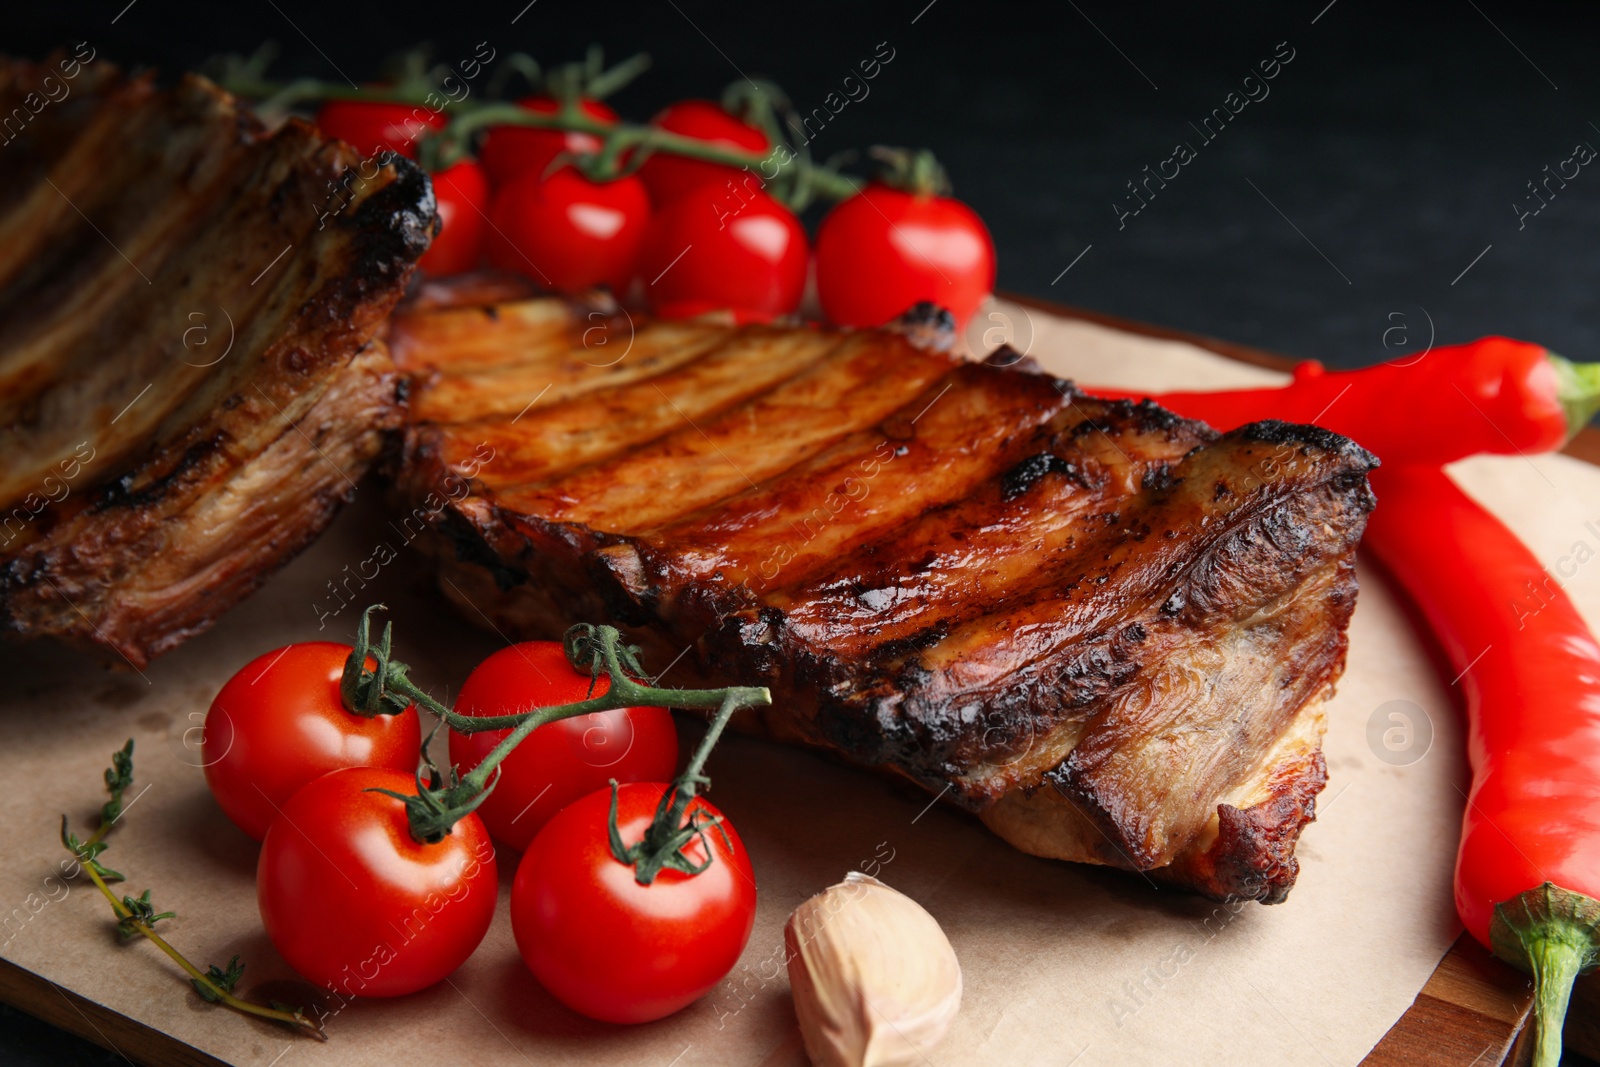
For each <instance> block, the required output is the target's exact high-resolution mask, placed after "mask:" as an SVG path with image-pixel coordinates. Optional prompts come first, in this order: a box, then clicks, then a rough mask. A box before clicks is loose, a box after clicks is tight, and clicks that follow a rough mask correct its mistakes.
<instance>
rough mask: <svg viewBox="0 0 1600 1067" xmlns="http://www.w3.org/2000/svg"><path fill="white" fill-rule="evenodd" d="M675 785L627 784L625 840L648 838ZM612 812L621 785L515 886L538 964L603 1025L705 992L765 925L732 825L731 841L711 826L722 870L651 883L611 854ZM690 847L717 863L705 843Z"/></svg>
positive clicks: (523, 933) (567, 812)
mask: <svg viewBox="0 0 1600 1067" xmlns="http://www.w3.org/2000/svg"><path fill="white" fill-rule="evenodd" d="M667 788H668V787H667V786H665V785H662V784H660V783H659V782H633V783H630V784H628V785H624V786H622V787H621V788H620V790H619V792H618V799H617V826H618V827H619V828H620V829H621V831H622V840H623V842H624V843H626V844H629V845H632V844H633V843H635V842H637V841H639V840H642V839H643V837H644V832H645V828H646V827H647V826H649V824H650V819H651V818H652V816H654V814H655V810H656V804H657V803H659V802H660V800H661V796H662V794H663V793H664V792H666V790H667ZM696 809H699V810H702V811H704V812H706V813H707V814H708V815H711V816H715V815H716V814H717V810H716V809H715V808H714V807H712V806H711V804H709V803H708V802H706V801H705V800H703V799H701V798H696V799H695V800H693V801H692V802H691V804H690V808H689V810H690V811H694V810H696ZM610 810H611V790H610V789H602V790H600V791H598V792H595V793H591V794H589V795H588V796H586V797H584V798H583V799H582V800H579V801H577V802H576V803H574V804H570V805H568V806H567V807H566V808H565V809H563V810H562V812H561V813H560V814H559V815H557V816H556V817H555V818H554V819H551V820H550V822H549V824H548V825H546V826H545V828H544V830H543V831H541V832H540V834H539V836H538V837H536V838H534V839H533V844H532V846H530V847H529V849H528V851H527V852H526V853H524V854H523V856H522V863H521V865H520V866H518V867H517V877H516V881H515V882H514V883H513V885H512V887H511V929H512V932H513V933H514V934H515V935H516V938H517V948H518V949H519V950H520V951H521V953H522V959H523V961H524V962H525V963H527V965H528V969H529V970H531V971H532V972H533V974H534V977H535V978H537V979H539V981H540V983H541V984H542V985H543V986H544V987H545V988H546V989H548V990H549V991H550V993H551V995H552V996H554V997H555V998H556V999H557V1000H559V1001H561V1002H562V1003H563V1004H565V1005H567V1007H569V1008H571V1009H572V1010H573V1011H576V1012H579V1013H581V1014H583V1015H587V1016H589V1017H590V1018H591V1019H599V1020H601V1021H603V1022H614V1023H642V1022H649V1021H650V1020H652V1019H660V1018H662V1017H663V1016H666V1015H671V1014H672V1013H673V1012H675V1011H677V1010H678V1009H680V1008H683V1007H685V1006H686V1005H689V1004H691V1003H693V1002H694V1001H696V1000H698V999H699V998H700V997H702V996H704V995H705V994H706V993H707V992H709V991H710V990H711V988H712V987H713V986H715V985H716V984H717V983H718V982H720V981H721V980H722V979H723V977H724V976H725V975H726V974H727V973H728V972H729V971H730V970H732V969H733V965H734V964H735V963H737V962H738V960H739V954H740V953H741V952H743V951H744V946H745V943H746V942H747V941H749V940H750V930H751V927H752V926H753V925H754V924H755V917H756V883H755V876H754V875H753V874H752V873H751V871H750V860H749V858H748V856H747V855H746V853H745V848H744V843H743V842H742V841H740V840H739V835H738V833H736V832H735V831H734V829H733V827H732V826H731V825H729V824H728V823H727V822H723V823H722V824H721V828H722V829H723V830H726V831H727V835H728V836H727V840H724V839H723V836H722V834H721V833H719V832H718V830H717V828H716V827H711V828H708V829H707V831H706V834H705V840H706V841H708V842H710V845H711V853H712V857H713V858H712V862H711V866H709V867H707V868H706V869H705V870H704V871H702V872H701V873H699V874H696V875H687V874H683V873H682V872H679V871H674V870H671V869H665V870H663V871H662V872H661V873H660V874H658V875H657V876H656V878H655V881H653V882H652V883H651V884H650V885H647V886H645V885H640V884H639V883H638V882H637V881H635V880H634V871H633V868H632V867H631V866H628V865H626V864H623V863H619V862H618V861H617V860H616V858H615V857H613V856H612V855H611V846H610V843H609V837H608V829H607V826H608V823H607V817H608V814H609V812H610ZM730 842H731V845H730ZM684 853H685V855H686V856H688V857H689V859H690V860H691V861H693V862H695V863H701V862H704V860H705V855H706V854H705V846H704V845H703V844H702V843H701V842H699V841H694V842H691V843H690V844H689V845H688V846H687V847H686V848H685V849H684Z"/></svg>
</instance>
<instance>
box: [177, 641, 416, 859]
mask: <svg viewBox="0 0 1600 1067" xmlns="http://www.w3.org/2000/svg"><path fill="white" fill-rule="evenodd" d="M350 652H351V648H350V646H349V645H340V644H335V643H333V642H332V641H305V642H302V643H300V644H297V645H290V646H288V647H287V648H281V649H279V650H277V651H276V652H268V653H267V654H266V655H264V656H258V657H257V658H256V659H253V660H251V661H250V662H249V663H247V664H245V666H244V667H243V668H242V669H241V670H240V671H239V673H237V674H235V675H234V676H233V677H232V678H230V679H228V681H227V684H226V685H224V686H223V687H222V690H221V691H220V692H218V693H217V698H216V699H215V700H213V701H212V702H211V710H210V711H209V712H207V713H206V722H205V732H204V738H203V740H202V741H201V756H202V758H203V759H204V761H205V772H206V784H207V785H208V786H210V787H211V795H212V796H214V797H216V798H217V803H218V804H219V805H221V807H222V810H223V812H224V813H226V814H227V816H228V818H230V819H232V820H233V822H234V825H236V826H237V827H239V829H241V830H243V831H244V832H245V833H247V834H249V835H250V836H251V837H253V838H255V839H256V840H257V841H259V840H261V839H262V838H263V837H265V836H266V835H267V827H269V826H271V825H272V821H273V820H274V819H276V818H277V817H278V810H279V809H280V808H282V807H283V806H284V805H285V804H287V803H289V799H290V798H291V797H293V796H294V795H295V793H297V792H299V790H300V787H301V786H303V785H305V784H306V783H307V782H311V781H314V780H315V779H317V778H320V777H322V776H323V775H324V774H327V773H328V772H329V771H335V770H338V769H339V768H341V767H387V768H390V769H392V770H396V771H402V772H406V773H411V772H414V771H415V770H416V766H417V759H418V753H419V752H420V749H421V744H422V733H421V727H420V726H419V725H418V723H417V712H416V709H415V708H407V709H406V710H405V711H404V712H402V713H401V714H399V715H375V716H373V717H372V718H370V719H369V718H367V717H365V716H362V715H357V714H355V713H353V712H350V711H347V710H345V706H344V702H343V701H342V700H340V698H339V676H340V674H342V673H343V671H344V661H345V658H346V657H348V656H349V655H350Z"/></svg>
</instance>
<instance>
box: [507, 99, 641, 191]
mask: <svg viewBox="0 0 1600 1067" xmlns="http://www.w3.org/2000/svg"><path fill="white" fill-rule="evenodd" d="M517 103H518V105H519V106H520V107H525V108H527V109H528V110H529V111H535V112H538V113H539V114H541V115H554V114H555V113H556V112H557V111H559V110H560V109H561V105H560V104H558V103H556V101H555V100H553V99H551V98H550V97H548V96H530V97H527V98H526V99H523V100H519V101H517ZM578 106H579V108H581V109H582V110H583V113H584V114H586V115H588V116H589V117H590V118H592V119H596V120H598V121H600V122H605V123H614V122H616V121H617V113H616V112H615V111H613V110H611V108H610V107H608V106H607V105H605V104H604V103H601V102H600V101H599V100H590V99H587V98H585V99H583V100H580V101H579V102H578ZM598 151H600V138H598V137H596V136H595V135H594V134H592V133H583V132H582V131H579V130H571V131H567V130H541V129H539V128H538V127H535V126H492V127H490V128H489V131H488V133H487V135H486V136H485V137H484V139H483V147H482V148H480V149H479V150H478V158H479V159H480V160H482V162H483V169H484V170H486V171H488V173H489V181H490V182H492V183H493V184H494V187H495V188H496V189H498V188H499V187H500V186H502V185H505V184H506V183H507V182H509V181H511V180H512V179H514V178H520V177H521V176H522V175H524V174H538V175H543V174H544V172H545V170H546V169H548V168H549V166H550V164H551V162H552V161H554V160H555V158H556V156H558V155H560V154H561V153H563V152H567V153H570V154H572V155H575V156H584V155H592V154H594V153H595V152H598Z"/></svg>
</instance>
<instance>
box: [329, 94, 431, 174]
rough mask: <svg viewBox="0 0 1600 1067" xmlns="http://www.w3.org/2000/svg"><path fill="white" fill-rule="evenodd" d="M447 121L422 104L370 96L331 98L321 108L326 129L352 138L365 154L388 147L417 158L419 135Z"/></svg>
mask: <svg viewBox="0 0 1600 1067" xmlns="http://www.w3.org/2000/svg"><path fill="white" fill-rule="evenodd" d="M444 124H445V118H444V116H443V115H441V114H440V113H439V112H437V111H434V110H432V109H430V108H426V107H423V106H422V105H421V104H385V103H379V102H376V101H370V100H330V101H328V102H327V103H326V104H323V105H322V107H321V108H319V109H318V111H317V125H318V126H320V127H321V128H322V132H323V133H325V134H327V135H328V136H330V137H337V138H339V139H340V140H341V141H349V142H350V143H351V144H352V145H354V146H355V147H356V148H357V149H358V150H359V151H360V152H361V154H362V155H363V156H374V155H377V154H378V152H379V151H381V150H383V149H385V148H387V149H390V150H391V151H394V152H398V153H400V154H401V155H402V156H405V157H406V158H408V159H415V158H417V138H418V137H420V136H421V135H422V133H423V131H424V130H436V129H438V128H439V127H441V126H443V125H444Z"/></svg>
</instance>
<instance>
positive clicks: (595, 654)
mask: <svg viewBox="0 0 1600 1067" xmlns="http://www.w3.org/2000/svg"><path fill="white" fill-rule="evenodd" d="M382 608H383V605H381V604H374V605H372V606H371V607H369V608H367V609H366V611H364V612H362V614H361V621H360V622H359V623H358V624H357V626H356V643H355V647H354V648H352V649H351V651H350V655H349V657H348V658H347V659H346V661H345V669H344V674H343V677H342V678H341V680H340V694H341V696H342V697H343V699H344V703H345V706H346V707H347V708H349V709H350V710H351V711H352V712H354V713H356V714H360V715H371V714H397V713H399V712H402V711H404V710H405V709H406V708H408V707H410V706H412V705H413V704H414V705H416V706H417V707H420V708H422V709H424V710H425V711H429V712H431V713H433V714H434V715H435V716H436V717H437V718H438V719H439V720H440V721H441V722H442V723H443V724H444V725H446V726H449V727H450V728H451V729H453V730H457V731H459V732H461V733H477V732H479V731H482V730H507V729H509V730H510V731H511V732H510V733H508V734H507V735H506V736H505V737H504V738H503V739H501V741H500V743H499V744H497V745H496V746H495V747H494V748H493V749H491V750H490V752H489V754H488V755H487V756H485V757H484V758H483V760H482V762H480V763H479V764H478V765H477V766H476V767H474V768H473V769H472V770H471V771H469V772H468V773H467V774H466V775H464V776H460V777H459V778H458V777H457V776H456V774H455V771H454V770H453V769H452V770H451V771H450V773H449V774H448V775H445V774H441V773H440V772H439V771H438V769H437V768H435V767H433V765H432V764H431V763H429V762H428V758H427V744H426V742H424V745H423V754H422V768H425V769H427V770H429V771H430V772H431V775H430V781H429V782H427V783H424V782H423V780H422V773H423V772H422V769H419V770H418V772H417V793H416V794H415V795H405V794H400V793H396V792H393V791H391V790H377V791H378V792H382V793H386V794H387V795H389V796H393V797H395V798H396V799H398V800H400V801H401V802H403V803H404V804H405V805H406V812H407V818H408V821H409V824H410V827H411V833H412V836H413V837H414V838H415V839H416V840H417V841H419V842H422V843H425V844H426V843H432V842H436V841H438V840H440V839H441V838H442V837H443V836H444V835H445V834H448V833H449V832H450V829H451V827H452V826H454V825H455V823H456V822H457V821H459V820H460V819H462V818H463V817H465V816H466V815H467V814H468V813H469V812H471V811H473V810H474V809H475V808H477V807H478V805H479V804H481V803H483V800H484V798H485V797H487V796H488V795H489V793H490V792H491V791H492V790H493V789H494V785H495V782H496V781H497V777H496V771H497V769H498V768H499V766H500V764H501V763H502V762H504V760H505V759H506V757H507V756H509V755H511V753H512V752H513V751H515V750H516V747H517V746H518V745H520V744H521V743H522V742H523V741H524V740H526V739H527V737H528V735H529V734H531V733H533V732H534V731H535V730H537V729H538V728H539V727H541V726H545V725H547V724H549V723H552V722H557V721H559V720H561V719H570V718H572V717H574V716H577V715H588V714H590V713H593V712H597V711H614V710H617V709H619V708H631V707H652V706H654V707H675V708H717V707H720V708H722V709H723V713H722V715H721V717H720V720H719V722H720V723H723V724H725V722H726V719H727V717H728V716H730V715H732V713H733V711H734V710H736V709H738V708H741V707H755V706H759V705H766V704H770V703H772V695H771V693H769V692H768V691H767V690H766V689H765V688H761V687H754V686H730V687H727V688H723V689H662V688H657V687H656V686H652V685H649V684H646V683H644V682H641V681H639V680H638V679H639V677H640V676H641V675H643V673H644V672H643V670H642V669H641V668H640V666H639V662H638V659H637V649H633V648H630V647H628V646H626V645H624V644H623V642H622V634H621V633H620V632H619V631H618V630H616V629H615V628H614V627H611V626H588V625H578V626H574V627H572V628H571V629H570V630H568V631H567V635H566V639H565V642H564V643H565V647H566V653H567V659H568V661H569V662H570V663H571V664H572V665H573V667H574V668H575V669H577V670H580V671H581V670H585V669H587V670H588V671H589V672H590V674H591V676H592V677H594V678H597V679H598V678H599V676H600V674H601V672H602V671H603V672H604V673H605V675H606V677H607V678H609V679H610V683H611V684H610V686H609V688H608V689H607V691H606V692H605V693H602V694H600V695H599V696H594V697H590V698H589V699H587V700H581V701H577V702H576V703H572V704H557V705H552V706H550V707H544V708H535V709H533V710H531V711H528V712H523V713H520V714H516V715H486V716H470V715H459V714H457V713H456V712H455V711H454V710H453V709H451V708H448V707H446V706H444V705H443V704H441V703H439V702H438V701H436V700H434V699H433V698H432V697H431V696H429V695H428V694H427V693H426V692H424V691H423V690H422V689H421V688H420V687H419V686H417V685H416V684H415V683H414V682H412V681H411V679H410V677H409V676H408V674H407V672H408V670H409V668H407V666H406V665H405V664H404V663H400V662H398V661H396V660H394V659H392V658H391V657H390V637H391V630H390V627H388V626H385V627H384V634H383V639H382V641H381V642H380V644H379V645H378V646H377V647H376V648H374V647H373V646H372V643H371V617H372V613H373V612H375V611H379V610H382ZM369 658H371V659H373V660H374V661H375V669H371V670H369V669H368V668H367V666H366V662H367V660H368V659H369ZM721 733H722V726H721V725H720V724H714V729H713V730H711V731H710V732H709V733H708V735H707V739H706V740H705V741H702V743H701V746H700V749H699V750H698V751H696V753H695V757H694V759H692V760H691V761H690V765H689V769H688V770H687V771H686V772H685V774H684V776H682V777H680V778H679V780H678V781H679V783H680V784H681V783H684V782H687V781H689V780H690V779H696V780H701V781H703V779H702V778H701V777H700V770H701V768H702V767H703V766H704V765H705V761H706V757H707V756H709V755H710V751H711V746H712V745H714V744H715V743H716V738H717V737H718V736H720V734H721ZM693 795H694V793H693V787H692V785H691V786H690V790H689V797H690V798H692V797H693ZM685 803H687V800H685ZM679 813H680V814H681V809H680V812H679Z"/></svg>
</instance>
